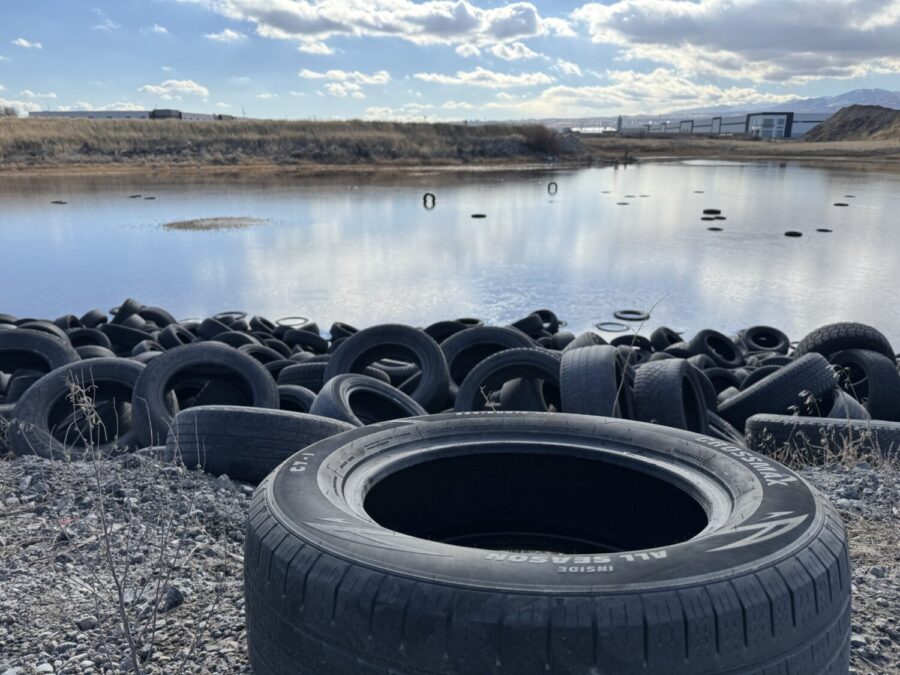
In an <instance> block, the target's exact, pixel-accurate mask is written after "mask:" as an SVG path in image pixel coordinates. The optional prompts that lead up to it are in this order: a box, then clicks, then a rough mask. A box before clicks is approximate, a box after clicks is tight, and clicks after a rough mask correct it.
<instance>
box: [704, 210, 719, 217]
mask: <svg viewBox="0 0 900 675" xmlns="http://www.w3.org/2000/svg"><path fill="white" fill-rule="evenodd" d="M721 213H722V209H703V215H704V216H718V215H721Z"/></svg>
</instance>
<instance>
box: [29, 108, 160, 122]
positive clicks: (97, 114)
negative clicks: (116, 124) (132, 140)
mask: <svg viewBox="0 0 900 675" xmlns="http://www.w3.org/2000/svg"><path fill="white" fill-rule="evenodd" d="M28 116H29V117H49V118H63V119H86V120H148V119H150V111H149V110H68V111H66V112H59V111H56V112H33V113H29V114H28Z"/></svg>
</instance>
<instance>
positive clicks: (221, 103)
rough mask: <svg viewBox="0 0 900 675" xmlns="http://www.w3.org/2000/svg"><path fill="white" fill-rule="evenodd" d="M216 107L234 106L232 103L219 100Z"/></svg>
mask: <svg viewBox="0 0 900 675" xmlns="http://www.w3.org/2000/svg"><path fill="white" fill-rule="evenodd" d="M216 107H217V108H232V107H233V106H232V105H231V104H230V103H224V102H222V101H219V102H218V103H216Z"/></svg>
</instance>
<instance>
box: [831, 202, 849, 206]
mask: <svg viewBox="0 0 900 675" xmlns="http://www.w3.org/2000/svg"><path fill="white" fill-rule="evenodd" d="M834 205H835V206H850V205H849V204H848V203H847V202H835V203H834Z"/></svg>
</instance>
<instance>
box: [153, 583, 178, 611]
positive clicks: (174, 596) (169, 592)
mask: <svg viewBox="0 0 900 675" xmlns="http://www.w3.org/2000/svg"><path fill="white" fill-rule="evenodd" d="M183 604H184V594H183V593H182V592H181V591H180V590H179V589H178V587H177V586H168V587H167V588H166V592H165V593H164V594H163V597H162V600H161V601H160V603H159V611H160V612H162V613H163V614H165V613H166V612H171V611H172V610H173V609H175V608H176V607H181V605H183Z"/></svg>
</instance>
